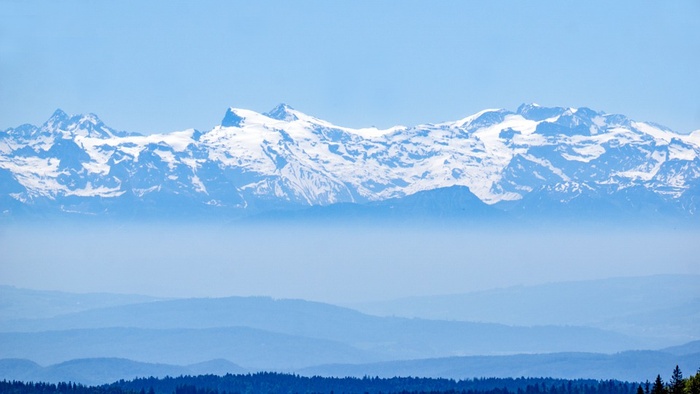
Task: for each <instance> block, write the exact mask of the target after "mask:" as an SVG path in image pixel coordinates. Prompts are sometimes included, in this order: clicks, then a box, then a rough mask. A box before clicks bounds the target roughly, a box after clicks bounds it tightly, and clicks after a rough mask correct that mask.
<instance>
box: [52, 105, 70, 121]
mask: <svg viewBox="0 0 700 394" xmlns="http://www.w3.org/2000/svg"><path fill="white" fill-rule="evenodd" d="M68 118H69V116H68V114H67V113H65V112H64V111H63V110H62V109H60V108H56V110H55V111H53V114H52V115H51V117H50V118H49V121H54V122H56V121H59V122H60V121H63V120H66V119H68Z"/></svg>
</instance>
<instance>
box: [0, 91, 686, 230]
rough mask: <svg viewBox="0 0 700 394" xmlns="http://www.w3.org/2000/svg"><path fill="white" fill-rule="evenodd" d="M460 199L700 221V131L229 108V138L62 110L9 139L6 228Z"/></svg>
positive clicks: (604, 120)
mask: <svg viewBox="0 0 700 394" xmlns="http://www.w3.org/2000/svg"><path fill="white" fill-rule="evenodd" d="M455 186H462V187H466V188H468V189H469V191H470V192H471V193H473V194H474V195H475V196H476V197H477V198H478V200H480V201H482V202H483V203H485V204H488V205H493V206H495V207H498V208H501V209H504V210H510V211H514V212H519V211H527V212H539V211H543V210H544V211H546V210H551V209H553V207H554V209H555V210H556V209H569V208H571V209H574V208H576V209H584V210H593V211H595V210H600V209H602V210H606V209H608V210H617V209H631V210H637V211H645V210H646V211H651V212H670V213H672V214H674V215H677V214H680V215H682V216H686V217H693V216H694V215H695V214H696V211H697V205H698V201H697V200H698V198H699V197H700V131H696V132H694V133H692V134H690V135H682V134H678V133H674V132H673V131H671V130H669V129H667V128H664V127H662V126H659V125H656V124H653V123H645V122H637V121H634V120H631V119H629V118H627V117H625V116H623V115H616V114H605V113H603V112H598V111H594V110H591V109H589V108H578V109H576V108H561V107H553V108H550V107H542V106H538V105H536V104H527V105H526V104H524V105H521V106H520V107H519V108H518V109H517V110H516V111H515V112H512V111H508V110H504V109H494V110H484V111H481V112H478V113H476V114H474V115H471V116H468V117H466V118H464V119H460V120H457V121H453V122H445V123H437V124H424V125H418V126H413V127H405V126H396V127H392V128H389V129H384V130H380V129H376V128H364V129H352V128H346V127H341V126H336V125H333V124H331V123H329V122H326V121H323V120H320V119H317V118H315V117H312V116H309V115H306V114H304V113H302V112H300V111H297V110H294V109H293V108H291V107H289V106H287V105H284V104H281V105H279V106H278V107H276V108H274V109H273V110H271V111H270V112H267V113H265V114H260V113H257V112H254V111H250V110H244V109H237V108H229V109H228V110H227V111H226V114H225V116H224V118H223V120H222V122H221V125H219V126H216V127H214V128H213V129H211V130H209V131H206V132H200V131H197V130H194V129H189V130H184V131H177V132H172V133H167V134H153V135H139V134H134V133H127V132H120V131H116V130H114V129H112V128H109V127H108V126H106V125H105V124H104V123H103V122H102V121H100V120H99V118H98V117H97V116H96V115H93V114H90V115H77V116H69V115H67V114H65V113H64V112H63V111H61V110H57V111H56V112H55V113H54V114H53V115H52V116H51V118H50V119H49V120H48V121H47V122H45V123H44V124H43V125H41V126H33V125H22V126H19V127H16V128H11V129H7V130H4V131H2V132H0V204H1V205H2V211H3V214H4V215H13V214H15V213H20V212H36V211H47V210H48V211H56V212H68V213H79V214H98V215H99V214H112V213H114V214H119V213H124V212H134V211H139V212H149V211H153V212H160V213H164V212H165V213H168V212H169V213H174V214H177V213H178V212H190V213H191V212H195V213H196V212H200V211H201V212H205V211H214V212H229V213H234V214H235V213H238V214H240V213H241V212H249V213H251V212H261V211H266V210H270V209H280V208H301V207H308V206H326V205H331V204H336V203H358V204H364V203H369V202H373V201H384V200H389V199H400V198H402V197H405V196H408V195H412V194H415V193H417V192H426V191H431V190H435V189H441V188H448V187H455Z"/></svg>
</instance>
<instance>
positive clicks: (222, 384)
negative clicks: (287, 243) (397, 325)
mask: <svg viewBox="0 0 700 394" xmlns="http://www.w3.org/2000/svg"><path fill="white" fill-rule="evenodd" d="M0 393H7V394H235V393H240V394H244V393H246V394H247V393H290V394H291V393H368V394H369V393H376V394H390V393H397V394H398V393H401V394H419V393H425V394H428V393H431V394H437V393H445V394H448V393H450V394H457V393H459V394H700V371H698V373H696V374H695V375H693V376H690V377H689V378H683V375H682V372H681V371H680V369H679V368H678V367H676V368H675V369H674V371H673V373H672V375H671V378H670V380H669V382H668V383H664V381H663V379H662V378H661V375H657V377H656V379H654V381H653V382H649V381H646V382H644V383H631V382H621V381H617V380H602V381H599V380H593V379H575V380H567V379H553V378H525V377H521V378H477V379H466V380H452V379H438V378H412V377H394V378H378V377H364V378H350V377H345V378H335V377H319V376H314V377H305V376H299V375H292V374H283V373H274V372H260V373H254V374H245V375H231V374H228V375H224V376H216V375H200V376H180V377H166V378H161V379H159V378H153V377H151V378H138V379H134V380H129V381H124V380H120V381H118V382H115V383H112V384H108V385H102V386H85V385H81V384H75V383H70V382H64V383H58V384H51V383H34V382H19V381H2V382H0Z"/></svg>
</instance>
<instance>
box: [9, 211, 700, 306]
mask: <svg viewBox="0 0 700 394" xmlns="http://www.w3.org/2000/svg"><path fill="white" fill-rule="evenodd" d="M699 236H700V234H698V230H697V228H691V229H684V228H677V229H672V228H669V227H668V226H666V227H658V228H655V227H653V226H648V227H646V228H644V227H639V228H637V229H629V228H624V227H615V226H607V227H603V226H595V225H588V226H583V225H581V224H578V225H576V224H573V223H572V224H571V225H564V224H558V225H551V226H549V225H533V226H529V227H527V228H526V227H524V226H523V227H499V226H488V225H484V224H479V225H472V226H454V227H451V226H449V225H446V226H442V228H436V227H431V226H419V225H415V226H398V225H397V226H386V227H382V226H354V225H341V224H339V225H332V224H328V225H314V226H305V225H296V224H294V223H288V224H286V225H254V224H250V225H241V224H231V225H209V224H200V225H198V224H154V223H151V224H136V223H131V224H121V225H114V224H112V225H110V224H85V223H83V224H80V225H76V224H56V223H54V224H49V225H46V224H43V225H42V224H9V225H4V226H2V227H0V249H1V250H3V257H2V259H3V261H4V262H5V263H4V264H2V265H0V277H1V278H2V282H3V283H2V284H11V285H14V286H19V287H26V288H34V289H53V290H63V291H74V292H94V291H107V292H115V293H135V294H145V295H152V296H164V297H171V296H175V297H192V296H231V295H239V296H248V295H266V296H272V297H277V298H302V299H308V300H316V301H324V302H331V303H348V302H362V301H371V300H381V299H391V298H398V297H406V296H421V295H435V294H450V293H463V292H468V291H475V290H484V289H490V288H495V287H506V286H514V285H530V284H540V283H548V282H559V281H567V280H582V279H601V278H608V277H625V276H640V275H653V274H696V275H697V274H700V265H698V263H697V256H698V255H699V254H700V244H698V242H696V241H697V239H698V238H699Z"/></svg>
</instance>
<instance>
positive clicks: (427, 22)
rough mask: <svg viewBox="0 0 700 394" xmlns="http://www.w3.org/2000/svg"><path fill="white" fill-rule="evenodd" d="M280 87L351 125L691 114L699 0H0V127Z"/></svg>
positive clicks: (125, 125)
mask: <svg viewBox="0 0 700 394" xmlns="http://www.w3.org/2000/svg"><path fill="white" fill-rule="evenodd" d="M280 102H285V103H287V104H289V105H291V106H293V107H295V108H296V109H298V110H301V111H303V112H306V113H308V114H311V115H314V116H317V117H319V118H322V119H325V120H328V121H331V122H333V123H336V124H339V125H344V126H352V127H361V126H371V125H374V126H377V127H388V126H391V125H395V124H404V125H415V124H419V123H426V122H440V121H447V120H456V119H460V118H462V117H465V116H467V115H470V114H472V113H475V112H477V111H479V110H482V109H485V108H507V109H511V110H514V109H515V108H517V106H518V105H519V104H520V103H523V102H537V103H539V104H542V105H549V106H572V107H579V106H587V107H591V108H593V109H597V110H603V111H606V112H609V113H623V114H626V115H628V116H630V117H632V118H633V119H636V120H645V121H653V122H657V123H660V124H663V125H666V126H668V127H670V128H672V129H674V130H676V131H678V132H683V133H687V132H690V131H693V130H696V129H700V2H698V1H695V0H688V1H680V0H679V1H654V2H646V1H579V2H573V1H537V2H534V1H484V2H468V1H398V0H397V1H378V0H370V1H357V0H353V1H342V2H341V1H284V2H283V1H247V2H236V1H172V0H150V1H142V0H138V1H129V0H121V1H88V0H74V1H24V0H22V1H19V0H1V1H0V129H5V128H7V127H14V126H17V125H19V124H22V123H34V124H40V123H42V122H44V121H45V120H46V119H47V118H48V117H49V116H50V115H51V113H52V112H53V111H54V110H55V109H56V108H62V109H64V110H65V111H66V112H68V113H73V114H75V113H89V112H92V113H96V114H98V115H99V116H100V117H101V118H102V119H103V120H104V121H105V122H106V123H107V124H108V125H110V126H112V127H114V128H117V129H120V130H128V131H137V132H141V133H153V132H169V131H174V130H182V129H186V128H190V127H194V128H198V129H201V130H206V129H209V128H211V127H212V126H214V125H216V124H218V123H219V122H220V120H221V118H222V117H223V115H224V112H225V110H226V108H227V107H229V106H234V107H242V108H248V109H253V110H256V111H260V112H264V111H267V110H269V109H271V108H272V107H273V106H275V105H276V104H278V103H280Z"/></svg>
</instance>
